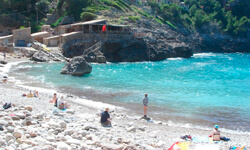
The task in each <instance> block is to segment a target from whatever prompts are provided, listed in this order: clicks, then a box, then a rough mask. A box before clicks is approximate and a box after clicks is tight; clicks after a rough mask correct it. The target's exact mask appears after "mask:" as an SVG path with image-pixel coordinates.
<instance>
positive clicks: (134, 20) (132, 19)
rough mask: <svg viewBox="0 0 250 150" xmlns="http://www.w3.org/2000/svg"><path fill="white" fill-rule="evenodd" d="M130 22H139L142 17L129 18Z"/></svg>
mask: <svg viewBox="0 0 250 150" xmlns="http://www.w3.org/2000/svg"><path fill="white" fill-rule="evenodd" d="M128 19H129V20H131V21H132V22H136V21H137V20H139V19H140V17H136V16H129V17H128Z"/></svg>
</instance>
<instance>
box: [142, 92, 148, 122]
mask: <svg viewBox="0 0 250 150" xmlns="http://www.w3.org/2000/svg"><path fill="white" fill-rule="evenodd" d="M142 102H143V105H144V118H147V107H148V94H145V97H144V98H143V101H142Z"/></svg>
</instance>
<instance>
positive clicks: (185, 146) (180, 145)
mask: <svg viewBox="0 0 250 150" xmlns="http://www.w3.org/2000/svg"><path fill="white" fill-rule="evenodd" d="M189 145H190V142H176V143H174V144H173V145H172V146H171V147H170V148H169V149H168V150H189Z"/></svg>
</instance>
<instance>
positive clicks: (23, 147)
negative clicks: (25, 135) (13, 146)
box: [20, 143, 32, 149]
mask: <svg viewBox="0 0 250 150" xmlns="http://www.w3.org/2000/svg"><path fill="white" fill-rule="evenodd" d="M31 147H32V145H28V144H26V143H23V144H21V145H20V148H21V149H28V148H31Z"/></svg>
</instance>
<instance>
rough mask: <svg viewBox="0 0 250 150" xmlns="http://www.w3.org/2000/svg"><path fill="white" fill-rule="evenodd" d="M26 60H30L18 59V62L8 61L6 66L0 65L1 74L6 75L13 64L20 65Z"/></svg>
mask: <svg viewBox="0 0 250 150" xmlns="http://www.w3.org/2000/svg"><path fill="white" fill-rule="evenodd" d="M24 62H28V61H18V62H11V63H7V64H6V65H5V66H4V67H0V74H1V75H6V74H7V73H8V72H9V71H10V69H11V67H12V66H14V65H18V64H20V63H24Z"/></svg>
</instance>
